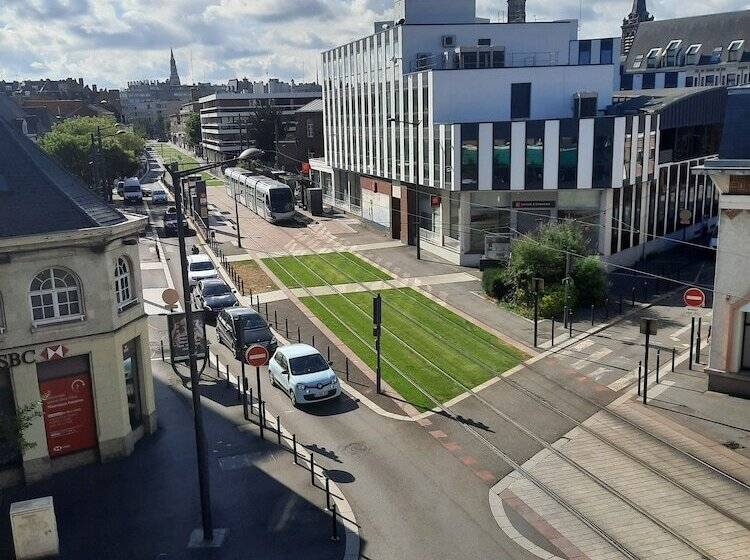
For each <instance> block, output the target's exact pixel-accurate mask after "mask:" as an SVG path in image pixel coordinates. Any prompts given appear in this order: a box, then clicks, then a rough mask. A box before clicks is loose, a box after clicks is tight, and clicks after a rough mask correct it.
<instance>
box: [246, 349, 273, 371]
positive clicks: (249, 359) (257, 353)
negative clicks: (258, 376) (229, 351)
mask: <svg viewBox="0 0 750 560" xmlns="http://www.w3.org/2000/svg"><path fill="white" fill-rule="evenodd" d="M245 363H246V364H248V365H251V366H255V367H260V366H264V365H266V364H267V363H268V350H266V348H265V346H261V345H260V344H253V345H252V346H250V347H248V349H247V350H245Z"/></svg>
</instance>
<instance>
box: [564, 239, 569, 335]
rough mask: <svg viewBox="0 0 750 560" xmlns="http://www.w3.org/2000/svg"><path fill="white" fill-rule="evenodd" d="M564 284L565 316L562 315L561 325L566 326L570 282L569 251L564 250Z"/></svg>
mask: <svg viewBox="0 0 750 560" xmlns="http://www.w3.org/2000/svg"><path fill="white" fill-rule="evenodd" d="M563 284H564V285H565V316H564V317H563V326H565V327H567V326H568V314H569V313H570V305H569V303H568V290H569V284H570V253H569V252H568V251H565V278H564V279H563Z"/></svg>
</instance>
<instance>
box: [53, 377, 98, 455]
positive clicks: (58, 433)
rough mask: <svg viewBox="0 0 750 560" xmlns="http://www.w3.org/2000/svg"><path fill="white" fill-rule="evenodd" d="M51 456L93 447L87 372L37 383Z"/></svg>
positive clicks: (89, 382)
mask: <svg viewBox="0 0 750 560" xmlns="http://www.w3.org/2000/svg"><path fill="white" fill-rule="evenodd" d="M39 391H40V392H41V394H42V411H43V412H44V426H45V428H46V429H47V448H48V449H49V456H50V457H59V456H60V455H67V454H68V453H73V452H75V451H80V450H82V449H90V448H92V447H95V446H96V425H95V423H94V405H93V402H92V399H91V381H90V377H89V374H88V373H79V374H77V375H71V376H70V377H61V378H58V379H50V380H48V381H42V382H40V383H39Z"/></svg>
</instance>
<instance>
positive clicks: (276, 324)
mask: <svg viewBox="0 0 750 560" xmlns="http://www.w3.org/2000/svg"><path fill="white" fill-rule="evenodd" d="M273 327H274V328H275V329H276V330H279V317H278V314H277V313H276V310H275V309H274V310H273Z"/></svg>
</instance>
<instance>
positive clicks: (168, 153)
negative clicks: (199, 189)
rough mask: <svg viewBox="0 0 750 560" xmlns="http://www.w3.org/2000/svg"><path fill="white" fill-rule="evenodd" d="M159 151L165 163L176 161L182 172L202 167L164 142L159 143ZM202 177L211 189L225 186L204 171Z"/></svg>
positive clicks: (193, 159)
mask: <svg viewBox="0 0 750 560" xmlns="http://www.w3.org/2000/svg"><path fill="white" fill-rule="evenodd" d="M157 151H158V153H159V155H160V156H161V158H162V160H163V161H164V162H165V163H171V162H174V161H176V162H177V166H178V168H179V169H181V170H182V169H189V168H191V167H197V166H199V165H200V162H198V161H197V160H196V159H195V158H192V157H190V156H189V155H187V154H184V153H182V152H181V151H180V150H177V149H175V148H173V147H172V146H170V145H169V144H165V143H163V142H159V143H157ZM200 176H201V178H202V179H203V180H204V181H205V182H206V185H207V186H209V187H215V186H219V185H223V184H224V182H223V181H222V180H221V179H218V178H216V177H214V176H213V175H211V174H210V173H208V172H205V171H204V172H203V173H200Z"/></svg>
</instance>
